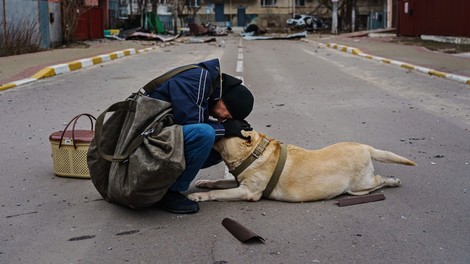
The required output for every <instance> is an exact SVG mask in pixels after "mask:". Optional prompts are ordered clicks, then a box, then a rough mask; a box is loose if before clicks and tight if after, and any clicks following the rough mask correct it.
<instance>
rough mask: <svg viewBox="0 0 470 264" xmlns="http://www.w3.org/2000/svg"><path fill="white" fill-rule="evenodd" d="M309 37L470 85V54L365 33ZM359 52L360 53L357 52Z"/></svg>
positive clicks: (317, 41) (309, 39) (339, 47)
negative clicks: (425, 46)
mask: <svg viewBox="0 0 470 264" xmlns="http://www.w3.org/2000/svg"><path fill="white" fill-rule="evenodd" d="M307 41H309V42H313V43H316V44H318V45H324V46H327V47H329V48H335V49H338V50H342V51H345V52H349V53H352V54H355V55H360V56H362V57H365V58H368V59H374V60H378V61H381V62H383V63H390V64H395V65H398V66H401V67H403V68H406V69H409V70H416V71H418V72H421V73H426V74H429V75H434V76H437V77H442V78H447V79H451V80H454V81H459V82H461V83H466V84H469V85H470V54H468V53H466V54H449V53H441V52H436V51H431V50H428V49H426V48H424V47H422V46H413V45H405V44H402V43H399V42H397V41H393V40H392V37H387V36H385V37H368V36H367V35H366V36H364V34H359V33H358V34H357V36H354V34H345V35H336V36H335V35H309V36H308V37H307ZM356 53H359V54H356Z"/></svg>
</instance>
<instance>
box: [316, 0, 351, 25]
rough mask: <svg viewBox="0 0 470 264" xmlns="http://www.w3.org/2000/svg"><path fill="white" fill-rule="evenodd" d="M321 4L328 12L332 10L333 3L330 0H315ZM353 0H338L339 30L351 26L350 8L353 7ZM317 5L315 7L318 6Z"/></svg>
mask: <svg viewBox="0 0 470 264" xmlns="http://www.w3.org/2000/svg"><path fill="white" fill-rule="evenodd" d="M317 1H318V2H319V3H320V5H319V7H321V6H324V7H326V8H327V9H328V10H329V11H330V13H331V12H332V10H333V4H332V3H331V0H317ZM354 3H355V1H353V0H338V17H339V19H338V21H339V25H338V27H339V29H341V30H348V29H350V28H351V10H352V9H353V8H355V6H354ZM319 7H317V9H318V8H319Z"/></svg>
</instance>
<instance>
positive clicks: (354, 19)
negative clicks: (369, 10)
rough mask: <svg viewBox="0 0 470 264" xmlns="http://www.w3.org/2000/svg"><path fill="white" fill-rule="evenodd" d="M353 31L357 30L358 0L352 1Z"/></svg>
mask: <svg viewBox="0 0 470 264" xmlns="http://www.w3.org/2000/svg"><path fill="white" fill-rule="evenodd" d="M351 5H352V6H351V32H355V31H356V0H352V1H351Z"/></svg>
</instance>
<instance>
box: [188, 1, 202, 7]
mask: <svg viewBox="0 0 470 264" xmlns="http://www.w3.org/2000/svg"><path fill="white" fill-rule="evenodd" d="M185 4H186V5H187V6H191V7H200V6H201V0H186V2H185Z"/></svg>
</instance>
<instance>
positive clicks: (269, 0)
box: [261, 0, 277, 6]
mask: <svg viewBox="0 0 470 264" xmlns="http://www.w3.org/2000/svg"><path fill="white" fill-rule="evenodd" d="M276 5H277V0H261V6H276Z"/></svg>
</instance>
